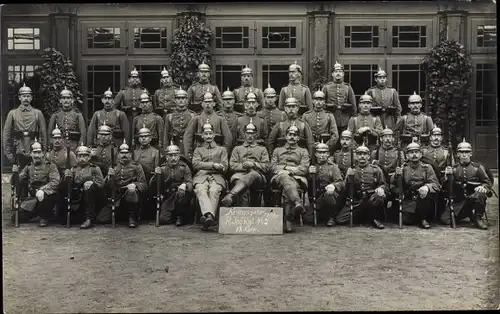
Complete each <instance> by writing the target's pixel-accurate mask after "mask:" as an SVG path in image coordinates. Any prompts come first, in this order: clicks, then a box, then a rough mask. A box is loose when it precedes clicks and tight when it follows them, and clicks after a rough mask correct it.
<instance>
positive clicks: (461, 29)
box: [445, 11, 467, 45]
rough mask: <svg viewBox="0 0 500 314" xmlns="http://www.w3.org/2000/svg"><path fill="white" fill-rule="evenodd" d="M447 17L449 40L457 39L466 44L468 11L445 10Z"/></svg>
mask: <svg viewBox="0 0 500 314" xmlns="http://www.w3.org/2000/svg"><path fill="white" fill-rule="evenodd" d="M445 14H446V19H447V34H448V40H456V41H458V42H459V43H461V44H462V45H465V39H466V29H465V18H466V16H467V12H465V11H447V12H445Z"/></svg>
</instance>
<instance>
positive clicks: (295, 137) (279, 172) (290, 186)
mask: <svg viewBox="0 0 500 314" xmlns="http://www.w3.org/2000/svg"><path fill="white" fill-rule="evenodd" d="M298 142H299V130H298V128H297V127H296V126H294V125H292V126H290V127H289V128H288V129H287V130H286V144H285V146H283V147H277V148H276V149H275V150H274V152H273V155H272V157H271V164H272V167H273V169H274V176H273V177H272V178H271V182H276V183H277V184H278V186H280V187H281V188H282V189H283V195H284V196H285V198H286V202H287V203H288V204H291V205H293V206H285V208H286V209H289V210H288V212H287V213H285V215H286V218H285V231H286V232H292V231H293V230H292V222H293V220H294V219H295V214H301V213H305V209H304V205H303V204H302V200H301V199H300V195H299V191H298V190H299V188H300V184H302V185H303V186H304V192H305V191H307V179H306V175H307V170H308V167H309V162H310V157H309V153H308V151H307V149H305V148H302V147H299V146H298Z"/></svg>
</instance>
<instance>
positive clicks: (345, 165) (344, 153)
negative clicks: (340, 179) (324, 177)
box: [328, 148, 356, 176]
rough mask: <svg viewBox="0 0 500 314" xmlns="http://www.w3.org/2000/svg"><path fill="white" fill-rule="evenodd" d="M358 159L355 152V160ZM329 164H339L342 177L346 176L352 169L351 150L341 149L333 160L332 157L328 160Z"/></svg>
mask: <svg viewBox="0 0 500 314" xmlns="http://www.w3.org/2000/svg"><path fill="white" fill-rule="evenodd" d="M354 158H356V153H355V152H353V159H354ZM328 163H329V164H333V163H335V164H337V165H338V166H339V169H340V171H341V172H342V175H343V176H345V174H346V172H347V169H349V167H351V150H350V149H346V150H345V149H344V148H341V149H339V150H337V151H336V152H335V153H334V154H333V158H332V157H330V158H329V160H328Z"/></svg>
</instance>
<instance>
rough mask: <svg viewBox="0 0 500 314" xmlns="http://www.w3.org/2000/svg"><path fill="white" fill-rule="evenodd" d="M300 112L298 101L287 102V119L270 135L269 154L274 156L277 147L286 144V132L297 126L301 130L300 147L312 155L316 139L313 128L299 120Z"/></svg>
mask: <svg viewBox="0 0 500 314" xmlns="http://www.w3.org/2000/svg"><path fill="white" fill-rule="evenodd" d="M298 110H299V107H298V105H297V100H296V99H295V98H288V99H287V100H286V102H285V114H286V119H284V120H283V121H280V122H279V123H277V124H276V125H275V126H274V128H273V129H272V130H271V133H270V134H269V138H268V141H267V144H268V145H269V146H268V151H269V153H271V154H272V152H273V150H274V149H275V148H276V147H277V146H283V145H284V144H285V140H284V138H285V136H286V130H287V129H288V128H289V127H290V126H292V125H295V126H296V127H297V128H298V130H299V143H298V145H299V146H301V147H305V148H307V151H308V152H310V155H312V152H313V145H314V138H313V135H312V131H311V127H310V126H309V124H307V123H306V122H304V121H302V120H301V119H299V118H298ZM304 142H305V143H304Z"/></svg>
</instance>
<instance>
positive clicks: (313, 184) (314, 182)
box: [312, 173, 318, 227]
mask: <svg viewBox="0 0 500 314" xmlns="http://www.w3.org/2000/svg"><path fill="white" fill-rule="evenodd" d="M312 193H313V195H312V197H313V203H312V206H313V226H314V227H316V226H317V225H318V217H317V215H316V173H313V176H312Z"/></svg>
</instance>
